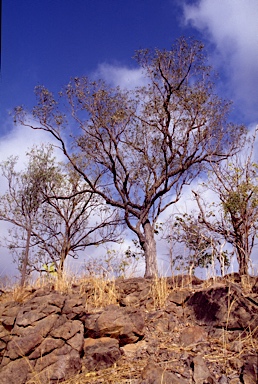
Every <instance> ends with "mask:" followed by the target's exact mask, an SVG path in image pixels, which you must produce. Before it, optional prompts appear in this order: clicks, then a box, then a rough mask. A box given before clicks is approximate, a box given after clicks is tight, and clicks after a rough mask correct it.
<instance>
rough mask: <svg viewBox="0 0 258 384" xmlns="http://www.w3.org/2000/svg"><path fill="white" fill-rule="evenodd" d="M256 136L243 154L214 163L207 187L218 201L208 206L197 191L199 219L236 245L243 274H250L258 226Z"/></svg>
mask: <svg viewBox="0 0 258 384" xmlns="http://www.w3.org/2000/svg"><path fill="white" fill-rule="evenodd" d="M256 131H257V130H256ZM255 138H256V133H255V135H254V136H253V137H252V138H251V139H250V140H249V141H248V142H247V144H246V146H245V147H244V148H243V151H242V152H241V153H238V154H236V155H234V156H233V157H232V158H229V159H227V161H225V162H223V163H221V164H216V165H215V164H213V165H212V171H211V172H210V174H209V178H208V181H207V182H206V187H207V189H209V190H211V191H213V192H214V193H215V195H216V196H217V198H218V201H219V202H218V204H216V203H213V204H212V205H211V204H208V205H207V202H205V201H204V200H203V199H202V198H201V196H200V193H198V192H194V196H195V199H196V201H197V204H198V207H199V222H200V223H201V224H204V225H205V226H206V228H208V229H209V231H211V232H213V233H217V234H219V235H221V236H222V237H223V238H224V239H225V240H226V241H227V242H228V243H230V244H231V245H232V246H233V249H234V250H235V254H236V257H237V261H238V264H239V274H240V275H241V276H244V275H248V268H249V264H250V256H251V253H252V250H253V247H254V245H255V239H256V237H257V229H258V178H257V168H258V165H257V164H256V163H254V160H253V149H254V143H255ZM211 213H212V214H211Z"/></svg>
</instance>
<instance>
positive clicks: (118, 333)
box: [85, 306, 145, 346]
mask: <svg viewBox="0 0 258 384" xmlns="http://www.w3.org/2000/svg"><path fill="white" fill-rule="evenodd" d="M144 325H145V324H144V316H143V314H142V312H141V311H139V310H135V309H129V308H120V307H117V306H110V307H108V308H107V309H106V310H105V311H103V312H102V313H100V314H93V315H90V316H88V318H87V319H86V320H85V330H86V333H85V334H86V336H87V337H91V338H98V337H112V338H115V339H118V340H119V344H120V346H123V345H125V344H129V343H135V342H137V341H138V340H140V339H142V337H143V336H144Z"/></svg>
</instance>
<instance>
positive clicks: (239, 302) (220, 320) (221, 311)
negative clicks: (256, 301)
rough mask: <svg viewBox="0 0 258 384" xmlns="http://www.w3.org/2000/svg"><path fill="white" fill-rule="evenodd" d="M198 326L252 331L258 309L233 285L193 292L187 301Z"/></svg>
mask: <svg viewBox="0 0 258 384" xmlns="http://www.w3.org/2000/svg"><path fill="white" fill-rule="evenodd" d="M187 306H188V308H190V309H191V310H192V311H193V314H194V318H195V319H196V320H197V321H198V322H199V324H206V325H213V326H215V327H224V328H227V329H241V330H244V329H247V328H248V327H250V329H251V330H254V329H255V327H256V325H257V322H258V308H257V307H256V306H255V305H253V304H252V303H251V302H250V301H249V300H248V299H247V298H245V297H244V296H243V295H242V293H241V290H240V288H238V287H236V286H235V285H231V284H230V285H226V286H225V285H218V286H214V287H212V288H207V289H203V290H200V291H197V292H195V293H194V294H193V295H192V296H191V297H190V298H189V300H188V301H187Z"/></svg>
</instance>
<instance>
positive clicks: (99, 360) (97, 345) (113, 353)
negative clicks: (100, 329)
mask: <svg viewBox="0 0 258 384" xmlns="http://www.w3.org/2000/svg"><path fill="white" fill-rule="evenodd" d="M83 350H84V357H83V360H82V364H83V367H84V368H85V369H86V370H87V371H98V370H101V369H105V368H109V367H111V366H112V365H113V364H114V363H115V362H116V361H117V360H119V359H120V357H121V351H120V349H119V343H118V340H115V339H112V338H109V337H101V338H99V339H91V338H88V339H85V342H84V347H83Z"/></svg>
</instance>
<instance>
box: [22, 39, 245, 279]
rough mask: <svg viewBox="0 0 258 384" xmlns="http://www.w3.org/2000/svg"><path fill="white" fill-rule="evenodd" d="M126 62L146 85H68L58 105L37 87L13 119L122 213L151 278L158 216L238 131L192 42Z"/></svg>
mask: <svg viewBox="0 0 258 384" xmlns="http://www.w3.org/2000/svg"><path fill="white" fill-rule="evenodd" d="M135 59H136V61H137V64H138V65H139V66H140V67H141V68H142V72H143V75H144V76H145V86H142V87H136V88H135V89H133V90H129V91H128V90H125V89H121V88H119V87H110V86H108V85H107V84H105V83H104V82H103V81H101V80H100V81H91V80H90V79H89V78H87V77H82V78H75V79H73V80H71V82H70V83H69V84H68V86H67V87H65V88H64V90H63V91H62V92H61V93H60V94H59V95H60V99H56V98H55V97H54V95H53V94H52V93H51V92H50V91H49V90H47V89H46V88H45V87H37V88H36V96H37V105H36V106H35V108H34V109H33V111H32V112H31V113H29V112H26V111H25V110H24V109H23V108H21V107H17V108H16V119H18V120H19V121H20V122H22V124H24V125H27V126H31V127H32V128H34V129H43V130H45V131H48V132H50V133H51V134H52V135H54V137H55V138H56V139H57V141H58V142H59V144H60V146H61V148H62V150H63V152H64V154H65V155H66V156H67V158H68V159H69V161H70V162H71V164H72V165H73V167H74V169H75V170H76V171H77V172H78V173H79V174H80V175H82V177H83V178H84V179H85V181H86V182H87V184H88V185H89V186H90V188H91V189H92V190H93V191H94V193H96V194H97V195H98V196H100V197H101V198H103V199H105V201H106V203H107V204H108V205H111V206H113V207H116V208H118V209H120V210H121V212H123V217H124V220H125V222H126V224H127V226H128V228H129V229H130V230H131V231H133V232H134V233H135V234H136V236H137V237H138V239H139V243H140V245H141V247H142V249H143V250H144V254H145V263H146V269H145V276H146V277H151V276H154V275H156V274H157V273H158V266H157V254H156V241H155V238H154V232H155V225H156V222H157V220H158V217H159V216H160V214H161V213H162V212H164V211H165V210H166V209H167V208H168V207H169V206H171V205H172V204H174V203H175V202H176V201H178V200H179V198H180V196H181V193H182V189H183V186H184V185H185V184H189V183H191V181H192V180H193V179H194V178H195V177H196V176H197V175H198V174H199V173H200V172H201V171H202V167H203V164H208V163H209V164H212V163H217V162H219V161H221V160H222V159H225V158H227V156H228V155H229V154H231V153H232V152H234V151H235V150H236V149H237V147H238V144H239V140H240V139H241V135H242V134H243V132H244V128H243V127H242V126H237V125H234V124H231V123H228V122H227V116H228V111H229V106H230V103H228V102H226V101H224V100H222V99H220V98H219V97H218V96H217V95H216V94H215V92H214V86H213V83H212V70H211V68H210V67H209V66H208V65H207V62H206V61H207V60H206V55H205V53H204V49H203V45H202V44H201V43H200V42H197V41H193V40H186V39H184V38H181V39H179V40H178V41H177V42H176V43H175V44H174V46H172V48H171V50H158V49H156V50H153V51H152V50H147V49H146V50H140V51H138V52H136V55H135ZM64 104H66V106H65V109H63V107H62V106H63V105H64ZM67 113H69V114H71V116H72V118H73V120H72V122H71V116H69V118H67V117H66V114H67ZM31 116H33V119H31ZM68 122H69V124H71V127H72V129H73V138H74V139H73V142H72V146H71V147H70V145H69V141H68V140H67V137H66V132H67V128H68V125H69V124H68Z"/></svg>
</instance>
